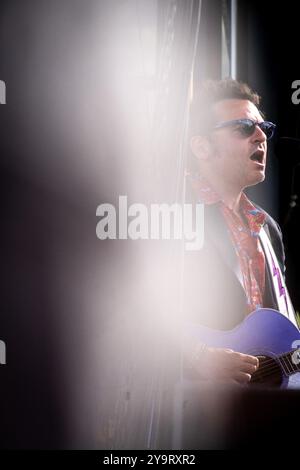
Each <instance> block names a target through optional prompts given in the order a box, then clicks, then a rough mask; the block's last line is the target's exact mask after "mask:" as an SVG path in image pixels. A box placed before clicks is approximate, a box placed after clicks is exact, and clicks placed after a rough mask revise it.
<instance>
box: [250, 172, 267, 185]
mask: <svg viewBox="0 0 300 470" xmlns="http://www.w3.org/2000/svg"><path fill="white" fill-rule="evenodd" d="M265 178H266V175H265V173H261V174H260V175H255V177H253V178H251V179H248V184H247V186H255V185H256V184H259V183H262V182H263V181H264V180H265Z"/></svg>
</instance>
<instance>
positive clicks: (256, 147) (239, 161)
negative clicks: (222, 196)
mask: <svg viewBox="0 0 300 470" xmlns="http://www.w3.org/2000/svg"><path fill="white" fill-rule="evenodd" d="M213 114H214V116H215V124H218V123H220V122H223V121H231V120H235V119H245V118H246V119H252V120H253V121H257V122H262V121H263V118H262V116H261V114H260V113H259V111H258V109H257V107H256V106H255V105H254V104H253V103H251V101H248V100H240V99H228V100H223V101H219V102H218V103H216V104H215V105H214V106H213ZM210 143H211V155H210V159H209V161H210V165H211V170H212V171H213V172H214V173H215V174H216V175H218V176H219V177H221V178H222V179H223V180H224V179H225V180H226V182H228V183H229V184H232V185H233V187H234V188H238V189H241V190H242V189H244V188H245V187H247V186H253V185H255V184H257V183H260V182H261V181H263V180H264V179H265V168H266V156H267V142H266V135H265V134H264V132H263V131H262V130H261V129H260V128H259V127H258V126H256V127H255V131H254V133H253V134H252V135H251V136H249V137H247V136H246V137H245V136H243V135H242V134H241V133H240V132H239V130H238V128H237V127H224V128H222V129H216V130H214V131H213V132H212V133H211V134H210Z"/></svg>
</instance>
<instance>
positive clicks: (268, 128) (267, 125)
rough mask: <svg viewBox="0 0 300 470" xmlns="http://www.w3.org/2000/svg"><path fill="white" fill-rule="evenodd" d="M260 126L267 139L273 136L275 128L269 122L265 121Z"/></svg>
mask: <svg viewBox="0 0 300 470" xmlns="http://www.w3.org/2000/svg"><path fill="white" fill-rule="evenodd" d="M260 128H261V130H262V131H263V132H264V133H265V134H266V136H267V139H271V137H273V133H274V128H273V126H272V125H271V124H270V123H269V122H263V123H262V124H261V126H260Z"/></svg>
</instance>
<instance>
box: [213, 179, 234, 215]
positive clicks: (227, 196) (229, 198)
mask: <svg viewBox="0 0 300 470" xmlns="http://www.w3.org/2000/svg"><path fill="white" fill-rule="evenodd" d="M207 179H208V181H209V183H210V184H211V185H212V187H213V188H214V190H215V191H216V192H217V193H218V194H219V196H220V197H221V199H222V201H223V202H224V204H225V205H226V206H227V207H229V209H231V210H232V211H233V212H234V213H235V214H238V213H239V209H240V200H241V196H242V189H241V188H240V187H235V186H234V185H233V184H232V182H226V181H224V180H223V179H218V178H214V177H207Z"/></svg>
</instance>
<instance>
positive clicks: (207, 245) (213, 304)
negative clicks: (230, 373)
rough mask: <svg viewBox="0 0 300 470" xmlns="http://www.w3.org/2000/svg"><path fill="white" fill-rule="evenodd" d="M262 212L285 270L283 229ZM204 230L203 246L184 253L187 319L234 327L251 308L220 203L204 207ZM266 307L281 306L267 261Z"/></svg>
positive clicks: (265, 226) (218, 327) (264, 304)
mask: <svg viewBox="0 0 300 470" xmlns="http://www.w3.org/2000/svg"><path fill="white" fill-rule="evenodd" d="M258 208H259V207H258ZM259 209H260V210H262V209H261V208H259ZM263 212H264V213H265V214H266V222H265V225H264V228H265V230H266V233H267V235H268V236H269V238H270V240H271V243H272V246H273V248H274V251H275V253H276V256H277V259H278V262H279V265H280V267H281V269H282V272H283V273H284V249H283V243H282V235H281V231H280V228H279V226H278V224H277V223H276V222H275V221H274V219H272V217H271V216H270V215H269V214H267V213H266V212H265V211H263ZM204 233H205V236H204V246H203V248H202V249H201V250H199V251H190V252H188V251H186V252H185V272H184V312H185V319H186V320H187V321H193V322H197V323H198V322H199V323H201V324H204V325H206V326H209V327H211V328H216V329H224V330H227V329H231V328H233V327H235V326H236V325H237V324H239V323H240V322H241V321H242V320H243V319H244V318H245V316H246V315H247V313H248V310H247V303H246V294H245V291H244V288H243V283H242V275H241V269H240V264H239V259H238V257H237V255H236V253H235V249H234V246H233V243H232V241H231V238H230V235H229V233H228V230H227V225H226V223H225V220H224V218H223V215H222V214H221V212H220V211H219V209H218V207H217V205H206V206H205V213H204ZM263 307H269V308H274V309H277V308H278V307H277V302H276V298H275V296H274V292H273V286H272V283H271V277H270V273H269V272H268V267H267V264H266V283H265V293H264V299H263Z"/></svg>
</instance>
